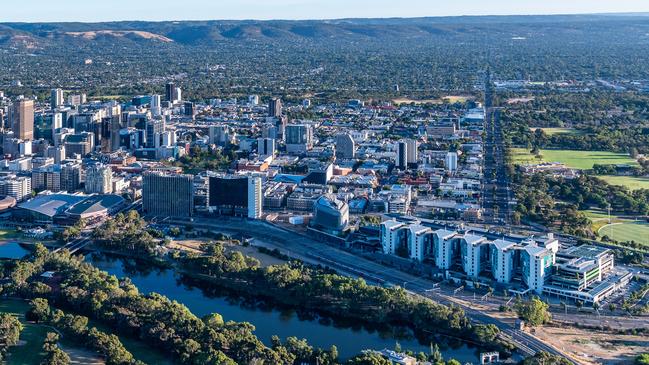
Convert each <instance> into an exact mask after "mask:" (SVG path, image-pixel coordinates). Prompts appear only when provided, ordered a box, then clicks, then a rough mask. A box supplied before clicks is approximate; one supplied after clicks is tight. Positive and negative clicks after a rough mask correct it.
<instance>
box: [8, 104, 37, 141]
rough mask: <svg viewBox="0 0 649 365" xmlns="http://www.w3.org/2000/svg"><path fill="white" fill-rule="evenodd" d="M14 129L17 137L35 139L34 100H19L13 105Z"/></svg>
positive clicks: (12, 119) (12, 118) (28, 139)
mask: <svg viewBox="0 0 649 365" xmlns="http://www.w3.org/2000/svg"><path fill="white" fill-rule="evenodd" d="M11 121H12V130H13V131H14V135H15V137H16V138H19V139H22V140H25V141H31V140H33V139H34V101H33V100H25V99H23V100H18V101H16V102H15V103H14V104H13V105H12V106H11Z"/></svg>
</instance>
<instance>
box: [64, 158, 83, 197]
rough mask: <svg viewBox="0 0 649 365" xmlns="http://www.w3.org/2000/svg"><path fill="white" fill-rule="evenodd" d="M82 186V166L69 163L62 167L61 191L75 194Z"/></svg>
mask: <svg viewBox="0 0 649 365" xmlns="http://www.w3.org/2000/svg"><path fill="white" fill-rule="evenodd" d="M80 185H81V164H80V163H75V162H68V163H66V164H63V165H61V190H64V191H67V192H68V193H74V192H75V191H77V189H79V186H80Z"/></svg>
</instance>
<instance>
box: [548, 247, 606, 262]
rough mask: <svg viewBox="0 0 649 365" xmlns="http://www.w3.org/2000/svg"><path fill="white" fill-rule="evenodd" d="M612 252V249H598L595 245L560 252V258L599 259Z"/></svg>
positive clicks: (570, 248)
mask: <svg viewBox="0 0 649 365" xmlns="http://www.w3.org/2000/svg"><path fill="white" fill-rule="evenodd" d="M610 252H611V250H610V249H608V248H605V247H598V246H594V245H581V246H573V247H569V248H566V249H565V250H562V251H560V256H563V257H574V258H580V257H584V258H590V259H597V258H600V257H602V256H604V255H606V254H609V253H610Z"/></svg>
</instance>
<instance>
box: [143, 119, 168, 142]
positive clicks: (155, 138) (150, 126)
mask: <svg viewBox="0 0 649 365" xmlns="http://www.w3.org/2000/svg"><path fill="white" fill-rule="evenodd" d="M162 132H164V123H163V122H162V121H161V120H155V119H154V120H149V121H148V122H146V147H147V148H158V147H160V138H161V136H162Z"/></svg>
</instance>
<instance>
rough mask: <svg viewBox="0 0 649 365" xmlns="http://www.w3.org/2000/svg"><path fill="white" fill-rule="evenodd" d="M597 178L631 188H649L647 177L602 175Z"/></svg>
mask: <svg viewBox="0 0 649 365" xmlns="http://www.w3.org/2000/svg"><path fill="white" fill-rule="evenodd" d="M597 178H599V179H602V180H604V181H606V182H607V183H609V184H611V185H619V186H626V187H627V188H628V189H629V190H640V189H649V178H646V177H636V176H610V175H602V176H597Z"/></svg>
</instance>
